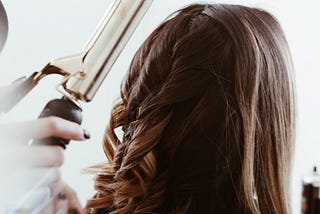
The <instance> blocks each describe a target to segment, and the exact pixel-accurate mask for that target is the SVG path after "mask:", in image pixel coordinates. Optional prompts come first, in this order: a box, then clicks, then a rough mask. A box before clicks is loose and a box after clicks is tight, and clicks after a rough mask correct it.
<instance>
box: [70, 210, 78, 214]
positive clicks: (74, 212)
mask: <svg viewBox="0 0 320 214" xmlns="http://www.w3.org/2000/svg"><path fill="white" fill-rule="evenodd" d="M78 213H79V212H78V211H77V210H76V209H72V210H70V211H69V214H78Z"/></svg>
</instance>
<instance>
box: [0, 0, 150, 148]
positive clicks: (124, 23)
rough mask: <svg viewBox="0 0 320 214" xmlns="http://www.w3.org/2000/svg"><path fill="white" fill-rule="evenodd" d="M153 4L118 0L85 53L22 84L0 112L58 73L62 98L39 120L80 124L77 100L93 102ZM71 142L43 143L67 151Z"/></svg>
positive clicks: (0, 100) (54, 63)
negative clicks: (61, 77) (51, 75)
mask: <svg viewBox="0 0 320 214" xmlns="http://www.w3.org/2000/svg"><path fill="white" fill-rule="evenodd" d="M152 1H153V0H115V1H114V2H113V4H112V6H111V7H110V8H109V10H108V11H107V13H106V15H105V17H104V18H103V21H102V23H101V24H100V26H99V27H98V29H97V31H96V32H95V34H94V35H93V36H92V38H91V39H90V40H89V43H88V44H87V45H86V47H85V49H84V51H83V52H82V53H80V54H78V55H74V56H69V57H64V58H60V59H56V60H53V61H51V62H49V63H48V64H47V65H46V66H45V67H44V68H43V69H42V70H41V71H40V72H34V73H33V74H32V75H31V76H30V77H28V78H25V79H24V80H23V81H19V84H17V85H16V86H15V87H14V88H13V89H12V90H10V91H7V92H6V93H5V94H3V95H2V97H0V112H7V111H9V110H10V109H11V108H12V107H13V106H15V105H16V104H17V103H18V102H19V101H20V100H21V99H22V98H23V97H24V96H25V95H26V94H28V93H29V92H30V91H31V90H32V89H33V88H34V87H35V86H36V85H37V84H38V82H39V81H40V80H41V79H43V78H44V77H46V76H47V75H49V74H59V75H62V76H63V77H64V78H63V81H62V82H61V83H60V84H59V86H58V87H57V90H58V91H59V92H61V93H62V94H63V97H62V99H54V100H51V101H49V103H48V104H47V105H46V106H45V108H44V110H43V111H42V113H41V114H40V117H47V116H58V117H62V118H64V119H67V120H70V121H73V122H76V123H79V124H80V123H81V120H82V114H81V112H82V110H81V107H80V104H79V102H78V101H83V102H90V101H91V100H92V99H93V97H94V96H95V94H96V92H97V90H98V89H99V87H100V86H101V84H102V83H103V81H104V79H105V78H106V76H107V75H108V73H109V71H110V70H111V68H112V66H113V64H114V63H115V61H116V60H117V58H118V56H119V55H120V53H121V51H122V50H123V48H124V47H125V45H126V43H127V42H128V40H129V38H130V36H131V35H132V33H133V32H134V30H135V29H136V27H137V26H138V24H139V22H140V21H141V19H142V18H143V16H144V14H145V13H146V11H147V10H148V8H149V7H150V5H151V3H152ZM68 142H69V141H68V140H63V139H56V138H48V139H45V142H41V143H46V144H54V145H60V146H62V147H63V148H65V147H66V145H67V144H68Z"/></svg>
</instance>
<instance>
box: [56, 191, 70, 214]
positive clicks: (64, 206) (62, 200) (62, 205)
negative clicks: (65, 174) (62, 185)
mask: <svg viewBox="0 0 320 214" xmlns="http://www.w3.org/2000/svg"><path fill="white" fill-rule="evenodd" d="M55 213H56V214H66V213H68V201H67V198H66V195H65V193H63V192H60V193H58V195H57V196H56V205H55Z"/></svg>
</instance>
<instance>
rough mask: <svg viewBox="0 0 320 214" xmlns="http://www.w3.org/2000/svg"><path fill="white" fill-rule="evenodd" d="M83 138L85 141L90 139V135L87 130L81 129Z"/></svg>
mask: <svg viewBox="0 0 320 214" xmlns="http://www.w3.org/2000/svg"><path fill="white" fill-rule="evenodd" d="M83 136H84V138H85V139H90V133H89V132H88V130H86V129H83Z"/></svg>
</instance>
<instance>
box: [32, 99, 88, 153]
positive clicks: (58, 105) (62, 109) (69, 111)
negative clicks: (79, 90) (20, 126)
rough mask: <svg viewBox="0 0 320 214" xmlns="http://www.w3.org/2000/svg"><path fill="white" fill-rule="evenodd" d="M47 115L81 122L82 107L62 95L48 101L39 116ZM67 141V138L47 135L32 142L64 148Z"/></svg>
mask: <svg viewBox="0 0 320 214" xmlns="http://www.w3.org/2000/svg"><path fill="white" fill-rule="evenodd" d="M49 116H57V117H61V118H63V119H66V120H69V121H72V122H75V123H78V124H81V122H82V109H81V108H80V107H79V106H77V105H76V104H75V103H73V102H72V101H71V100H69V99H68V98H66V97H62V98H61V99H54V100H51V101H49V102H48V103H47V105H46V106H45V107H44V109H43V110H42V112H41V114H40V116H39V118H42V117H49ZM69 141H70V140H67V139H62V138H57V137H49V138H44V139H41V140H36V141H34V144H42V145H43V144H45V145H58V146H61V147H62V148H64V149H65V148H66V146H67V145H68V144H69Z"/></svg>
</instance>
